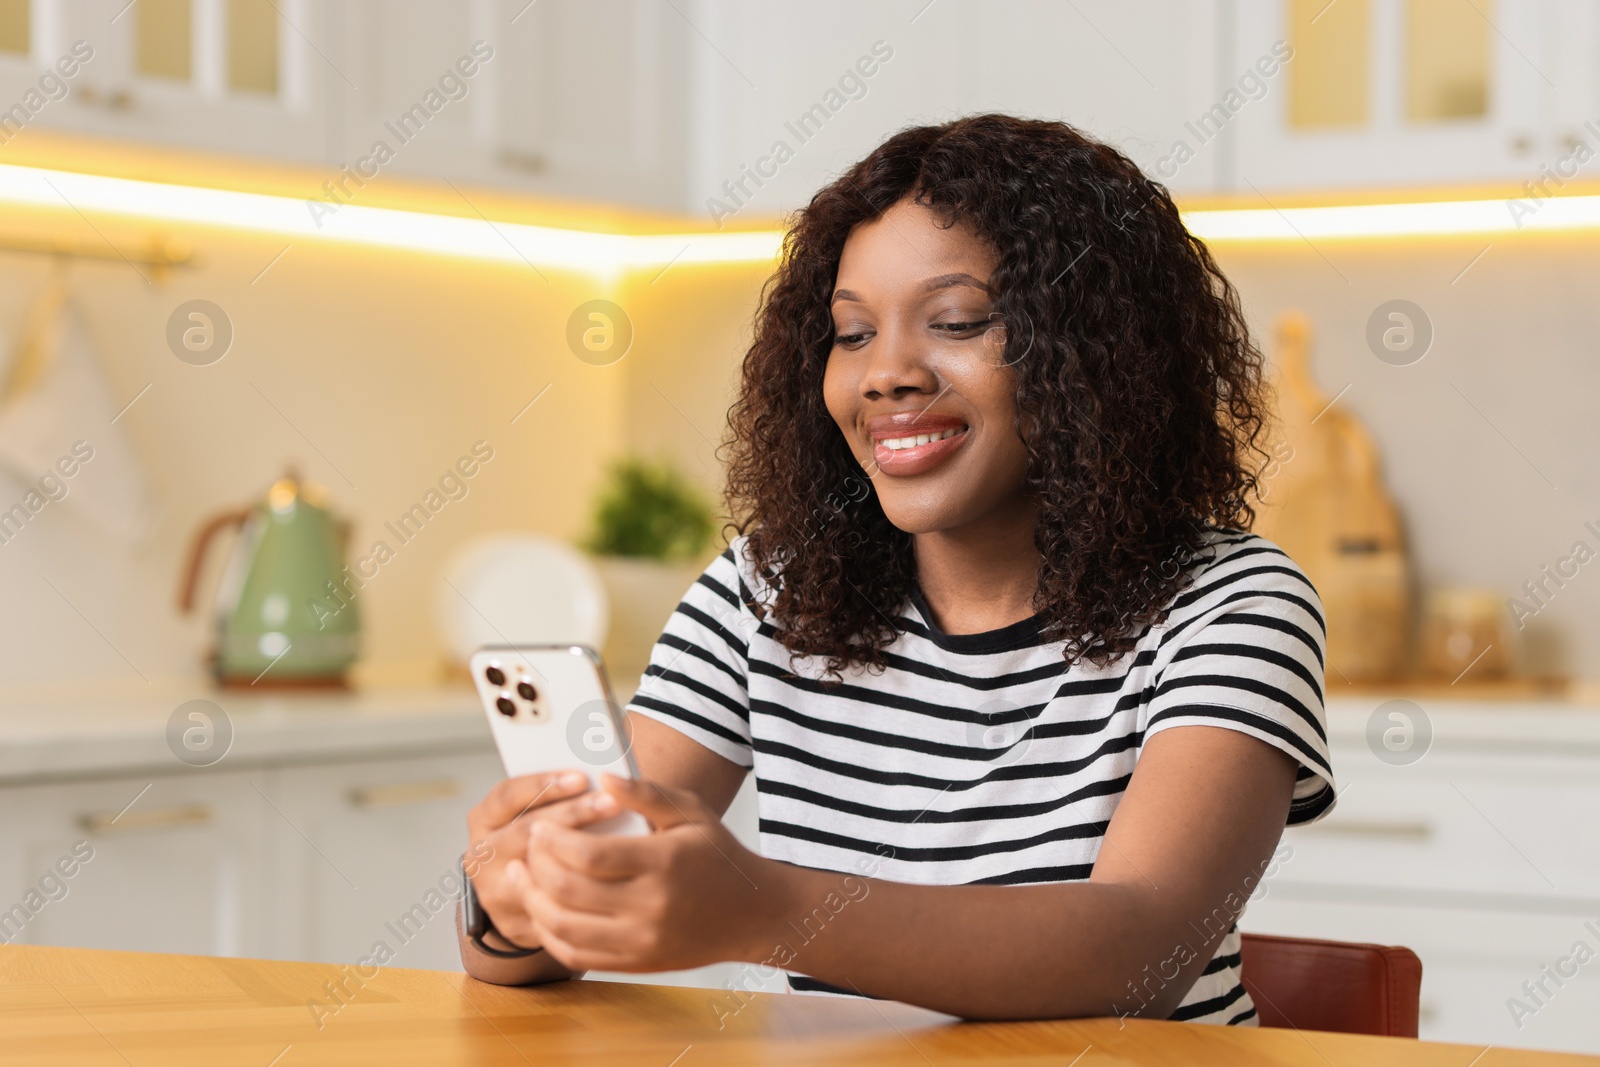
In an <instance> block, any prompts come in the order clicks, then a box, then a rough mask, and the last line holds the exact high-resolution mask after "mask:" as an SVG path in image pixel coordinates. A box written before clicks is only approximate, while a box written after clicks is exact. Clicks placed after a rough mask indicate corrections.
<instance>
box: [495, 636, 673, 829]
mask: <svg viewBox="0 0 1600 1067" xmlns="http://www.w3.org/2000/svg"><path fill="white" fill-rule="evenodd" d="M470 666H471V670H472V681H473V684H474V685H475V686H476V687H477V690H478V697H479V699H480V700H481V701H482V702H483V711H484V714H485V715H487V716H488V717H489V732H490V733H491V734H492V735H493V736H494V745H495V748H496V749H498V750H499V752H500V762H501V763H502V764H503V765H504V766H505V769H506V774H507V775H508V776H510V777H518V776H520V775H524V774H542V773H546V772H549V771H557V770H563V769H567V768H576V769H578V770H581V771H584V772H585V773H587V774H588V775H589V782H590V784H591V785H593V786H598V785H599V782H600V778H599V776H600V775H601V774H603V773H609V774H614V775H616V776H618V777H619V778H630V779H637V778H638V777H639V769H638V767H637V766H635V764H634V762H633V752H632V751H631V749H630V746H629V744H628V732H627V726H626V723H625V721H624V719H623V716H622V712H621V711H620V710H619V709H618V708H617V702H616V700H615V699H613V698H612V695H611V685H610V683H609V682H608V681H607V680H606V671H605V666H604V664H602V663H601V662H600V654H599V653H598V652H596V651H595V650H594V649H592V648H590V647H589V646H587V645H490V646H487V647H484V648H480V649H478V651H476V652H474V653H473V654H472V660H471V662H470ZM589 829H591V830H595V831H597V832H599V833H609V834H644V833H649V832H650V826H649V824H648V823H647V822H645V819H644V816H642V815H640V814H639V813H638V812H636V811H624V812H622V813H621V814H619V815H616V816H613V817H612V818H610V819H607V820H605V821H604V822H598V823H594V824H592V825H590V827H589Z"/></svg>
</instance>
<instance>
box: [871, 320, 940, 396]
mask: <svg viewBox="0 0 1600 1067" xmlns="http://www.w3.org/2000/svg"><path fill="white" fill-rule="evenodd" d="M867 352H868V360H869V362H868V365H867V369H866V373H865V374H863V375H862V377H861V395H862V396H863V397H865V398H866V399H868V400H877V399H880V398H888V399H895V398H897V397H902V396H910V395H914V394H917V393H934V392H937V391H938V389H939V376H938V375H937V374H936V373H934V370H933V367H932V366H930V365H929V362H928V359H927V352H926V350H925V349H924V348H923V346H922V345H921V344H919V343H918V342H917V340H916V339H915V338H913V337H912V336H909V331H907V330H904V329H901V328H899V327H893V326H887V327H884V328H882V329H880V330H879V332H878V336H877V337H876V338H875V339H874V343H873V344H870V345H868V346H867Z"/></svg>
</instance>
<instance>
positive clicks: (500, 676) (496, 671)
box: [483, 667, 506, 685]
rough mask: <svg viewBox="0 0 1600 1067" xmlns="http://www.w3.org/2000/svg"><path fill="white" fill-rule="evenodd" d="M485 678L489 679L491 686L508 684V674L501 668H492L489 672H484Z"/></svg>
mask: <svg viewBox="0 0 1600 1067" xmlns="http://www.w3.org/2000/svg"><path fill="white" fill-rule="evenodd" d="M483 676H484V677H485V678H487V679H489V684H490V685H505V684H506V672H505V671H503V670H501V669H500V668H499V667H490V668H489V669H488V670H486V671H484V672H483Z"/></svg>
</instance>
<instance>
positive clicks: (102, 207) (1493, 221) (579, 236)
mask: <svg viewBox="0 0 1600 1067" xmlns="http://www.w3.org/2000/svg"><path fill="white" fill-rule="evenodd" d="M0 203H10V204H23V205H29V206H37V207H45V208H57V209H76V210H78V211H80V212H84V213H104V214H113V215H122V216H129V217H133V218H140V219H150V220H155V221H161V222H174V223H200V224H205V225H213V226H222V227H228V228H232V229H238V230H247V231H253V232H257V233H270V234H276V235H279V236H286V237H294V238H302V239H307V240H317V241H334V242H346V243H351V244H358V245H367V246H370V247H378V248H394V249H407V250H411V251H417V252H425V253H433V254H438V255H448V256H461V257H465V258H468V259H477V260H485V261H490V262H500V263H513V264H514V263H532V264H535V265H544V266H550V267H558V268H559V267H566V268H571V269H574V270H581V271H587V272H590V273H594V274H598V275H603V276H615V275H616V274H617V273H619V272H621V271H623V270H627V269H630V268H648V267H660V266H665V265H667V264H671V263H746V262H766V261H771V260H773V259H775V258H776V257H777V255H778V252H779V250H780V248H781V247H782V242H783V234H782V232H781V231H778V230H761V231H745V232H736V233H717V232H709V231H708V232H703V233H677V234H652V235H627V234H607V233H593V232H588V231H584V230H570V229H561V228H558V227H553V226H531V225H528V224H526V223H516V222H490V221H488V220H486V219H483V218H471V217H463V216H455V215H437V214H431V213H428V212H422V211H402V210H397V209H394V208H381V207H368V206H365V205H361V204H344V205H342V206H340V207H339V208H338V210H337V211H335V212H333V213H331V214H328V213H323V218H322V219H321V220H320V225H319V224H318V220H316V219H314V218H313V217H312V213H311V211H310V210H309V209H308V207H307V204H306V201H304V200H298V199H295V198H293V197H286V196H270V195H266V194H263V193H245V192H236V191H233V190H227V189H208V188H204V187H197V186H186V185H171V184H166V183H162V182H149V181H141V180H136V179H131V178H111V177H106V176H103V175H94V174H80V173H76V172H71V171H58V170H47V169H44V168H39V167H18V166H11V165H0ZM318 203H323V202H322V201H318ZM1183 218H1184V222H1185V223H1186V224H1187V225H1188V227H1189V229H1190V231H1191V232H1192V233H1194V234H1195V236H1197V237H1200V238H1201V239H1203V240H1206V241H1213V242H1236V241H1238V242H1247V241H1301V240H1315V239H1317V238H1346V237H1366V238H1384V237H1426V236H1448V235H1452V234H1474V233H1476V234H1483V233H1514V232H1518V231H1521V230H1537V231H1550V230H1579V229H1592V228H1600V196H1566V197H1554V198H1549V199H1545V200H1520V201H1508V200H1452V201H1437V202H1433V203H1413V204H1369V205H1346V206H1338V207H1289V208H1284V209H1282V210H1278V209H1273V208H1229V209H1197V210H1193V211H1187V212H1184V215H1183Z"/></svg>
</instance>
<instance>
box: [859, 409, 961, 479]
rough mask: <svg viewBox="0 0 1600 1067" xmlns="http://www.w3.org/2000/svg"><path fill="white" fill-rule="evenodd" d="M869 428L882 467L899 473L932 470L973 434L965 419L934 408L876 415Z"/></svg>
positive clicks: (912, 473) (901, 474)
mask: <svg viewBox="0 0 1600 1067" xmlns="http://www.w3.org/2000/svg"><path fill="white" fill-rule="evenodd" d="M866 430H867V435H868V436H869V437H871V438H872V458H873V460H874V462H875V463H876V464H877V467H878V470H880V471H882V472H883V473H884V474H889V475H894V476H897V477H908V476H910V475H914V474H922V473H924V472H926V471H930V470H932V469H933V468H934V467H937V466H938V465H939V464H941V463H943V462H944V461H945V460H946V459H949V458H950V457H951V456H952V455H954V454H955V453H956V452H958V451H959V450H960V449H961V446H962V445H964V444H966V441H967V438H968V437H969V436H970V429H969V427H968V425H967V423H966V422H965V421H964V420H962V419H958V418H956V417H955V416H953V415H942V414H938V413H935V412H931V411H899V412H895V413H893V414H889V415H874V416H873V417H872V418H870V419H868V420H867V422H866Z"/></svg>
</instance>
